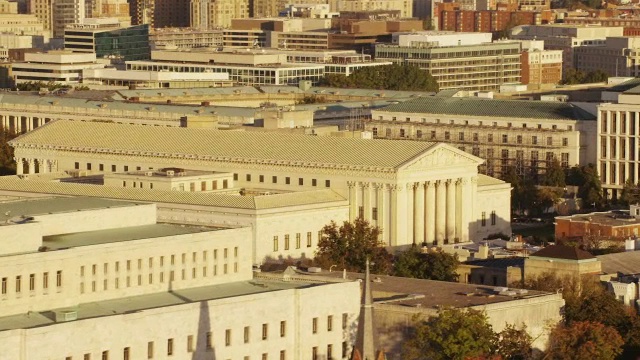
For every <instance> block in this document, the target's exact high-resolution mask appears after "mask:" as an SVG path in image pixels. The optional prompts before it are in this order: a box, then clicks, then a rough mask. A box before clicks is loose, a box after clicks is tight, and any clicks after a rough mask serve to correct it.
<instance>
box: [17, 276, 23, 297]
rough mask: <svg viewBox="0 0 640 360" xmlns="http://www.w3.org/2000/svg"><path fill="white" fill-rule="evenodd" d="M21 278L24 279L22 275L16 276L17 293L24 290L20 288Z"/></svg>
mask: <svg viewBox="0 0 640 360" xmlns="http://www.w3.org/2000/svg"><path fill="white" fill-rule="evenodd" d="M21 279H22V277H21V276H20V275H18V276H16V292H17V293H19V292H20V291H22V289H21V288H20V280H21Z"/></svg>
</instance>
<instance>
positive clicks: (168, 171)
mask: <svg viewBox="0 0 640 360" xmlns="http://www.w3.org/2000/svg"><path fill="white" fill-rule="evenodd" d="M175 174H176V172H175V171H173V170H167V176H174V175H175Z"/></svg>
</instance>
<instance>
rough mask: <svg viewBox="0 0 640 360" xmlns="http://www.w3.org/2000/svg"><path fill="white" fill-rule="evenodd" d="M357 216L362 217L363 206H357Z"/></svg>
mask: <svg viewBox="0 0 640 360" xmlns="http://www.w3.org/2000/svg"><path fill="white" fill-rule="evenodd" d="M358 217H359V218H360V219H364V206H358Z"/></svg>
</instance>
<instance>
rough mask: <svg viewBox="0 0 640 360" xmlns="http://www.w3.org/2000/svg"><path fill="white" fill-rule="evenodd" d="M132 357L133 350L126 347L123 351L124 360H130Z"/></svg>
mask: <svg viewBox="0 0 640 360" xmlns="http://www.w3.org/2000/svg"><path fill="white" fill-rule="evenodd" d="M130 355H131V348H129V347H126V348H124V350H123V351H122V358H123V359H124V360H130V357H129V356H130Z"/></svg>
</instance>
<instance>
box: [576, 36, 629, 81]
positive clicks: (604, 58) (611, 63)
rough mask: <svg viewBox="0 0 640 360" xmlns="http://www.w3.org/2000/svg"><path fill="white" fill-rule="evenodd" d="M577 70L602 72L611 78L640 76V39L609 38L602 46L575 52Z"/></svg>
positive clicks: (586, 47) (583, 48)
mask: <svg viewBox="0 0 640 360" xmlns="http://www.w3.org/2000/svg"><path fill="white" fill-rule="evenodd" d="M574 53H575V58H576V69H578V70H582V71H583V72H591V71H596V70H602V71H604V72H605V73H607V75H609V76H628V77H638V76H640V37H622V36H620V37H607V38H606V39H605V41H604V44H602V45H600V46H582V47H577V48H575V50H574Z"/></svg>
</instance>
